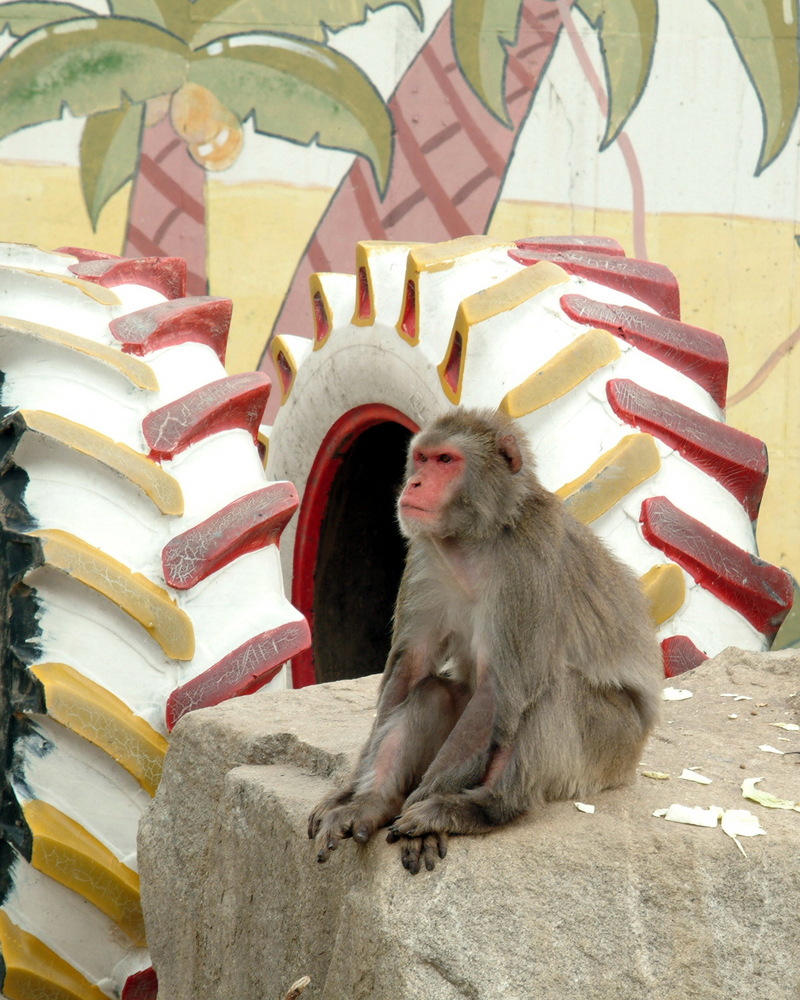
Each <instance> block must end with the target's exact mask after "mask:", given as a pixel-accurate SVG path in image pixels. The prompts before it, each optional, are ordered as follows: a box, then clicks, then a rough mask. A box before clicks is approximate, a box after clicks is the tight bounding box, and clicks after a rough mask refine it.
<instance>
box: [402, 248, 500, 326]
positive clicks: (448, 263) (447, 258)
mask: <svg viewBox="0 0 800 1000" xmlns="http://www.w3.org/2000/svg"><path fill="white" fill-rule="evenodd" d="M502 246H504V247H510V246H511V244H510V243H502V242H501V241H499V240H496V239H495V238H494V237H493V236H480V235H476V236H460V237H458V238H457V239H454V240H446V241H445V242H443V243H419V244H417V245H416V246H414V247H412V248H411V249H410V250H409V253H408V257H407V258H406V277H405V293H404V295H403V305H402V306H401V309H400V316H399V318H398V320H397V325H396V327H395V329H396V330H397V332H398V333H399V334H400V336H401V337H402V338H403V340H405V341H406V342H407V343H409V344H411V345H412V346H415V345H416V344H418V343H419V325H420V316H419V279H420V275H422V274H425V273H427V274H431V273H433V272H435V271H446V270H448V269H449V268H451V267H453V266H454V265H455V263H456V261H457V260H459V259H460V258H462V257H469V256H470V255H471V254H474V253H479V252H480V251H482V250H492V249H493V248H494V247H502ZM412 309H413V322H414V329H413V331H410V330H409V329H408V328H407V324H408V320H409V313H410V311H411V310H412Z"/></svg>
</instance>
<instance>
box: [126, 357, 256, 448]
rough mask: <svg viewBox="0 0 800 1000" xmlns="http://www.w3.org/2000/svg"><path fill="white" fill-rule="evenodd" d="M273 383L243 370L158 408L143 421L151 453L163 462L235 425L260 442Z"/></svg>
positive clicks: (143, 429)
mask: <svg viewBox="0 0 800 1000" xmlns="http://www.w3.org/2000/svg"><path fill="white" fill-rule="evenodd" d="M270 386H271V382H270V380H269V378H268V377H267V376H266V375H265V374H264V373H263V372H242V373H241V374H240V375H230V376H228V378H222V379H219V380H217V381H216V382H209V383H208V385H204V386H201V387H200V388H199V389H195V390H194V391H193V392H190V393H187V394H186V395H185V396H181V398H180V399H176V400H174V401H173V402H172V403H167V405H166V406H162V407H161V408H160V409H158V410H154V411H153V412H152V413H149V414H148V415H147V416H146V417H145V418H144V420H143V421H142V431H143V432H144V438H145V441H146V442H147V446H148V447H149V448H150V457H151V458H152V459H155V460H156V461H159V462H160V461H164V459H170V458H172V457H173V456H174V455H176V454H178V452H181V451H183V450H184V448H188V447H189V445H190V444H194V442H195V441H199V440H200V439H201V438H204V437H208V435H209V434H217V433H218V432H219V431H224V430H231V429H233V428H241V429H243V430H246V431H249V433H250V434H251V435H252V438H253V441H254V442H255V443H257V442H258V426H259V424H260V422H261V418H262V415H263V413H264V407H265V406H266V405H267V399H268V398H269V390H270Z"/></svg>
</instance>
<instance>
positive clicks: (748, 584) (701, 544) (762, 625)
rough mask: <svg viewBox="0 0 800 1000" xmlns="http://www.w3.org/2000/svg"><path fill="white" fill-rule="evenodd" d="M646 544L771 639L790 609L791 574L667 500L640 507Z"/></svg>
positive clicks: (660, 499)
mask: <svg viewBox="0 0 800 1000" xmlns="http://www.w3.org/2000/svg"><path fill="white" fill-rule="evenodd" d="M639 521H640V523H641V525H642V532H643V534H644V537H645V539H646V540H647V541H648V542H649V543H650V544H651V545H653V546H654V547H655V548H657V549H660V550H661V551H662V552H663V553H664V554H665V555H666V556H667V557H668V558H669V559H671V560H672V561H673V562H676V563H677V564H678V565H679V566H682V567H683V568H684V569H685V570H686V572H687V573H689V574H690V575H691V576H692V577H694V579H695V580H697V582H698V583H699V584H700V585H701V586H703V587H705V589H706V590H708V591H710V592H711V593H712V594H714V595H715V596H716V597H718V598H719V599H720V600H721V601H722V602H723V603H725V604H727V605H728V606H729V607H731V608H734V610H736V611H738V612H739V614H740V615H742V616H743V617H744V618H746V619H747V621H749V622H750V624H751V625H752V626H753V627H754V628H756V629H758V631H759V632H761V633H762V634H763V635H765V636H767V637H769V638H770V639H771V638H772V637H774V635H775V633H776V632H777V631H778V629H779V628H780V625H781V622H782V621H783V619H784V618H785V617H786V615H787V614H788V612H789V609H790V608H791V606H792V598H793V595H794V588H793V586H792V578H791V577H790V576H789V574H788V573H786V572H784V571H783V570H782V569H779V568H778V567H777V566H771V565H770V564H769V563H766V562H764V561H763V560H762V559H759V558H758V556H755V555H753V554H752V553H750V552H746V551H745V550H744V549H740V548H739V547H738V545H734V544H733V542H731V541H729V540H728V539H727V538H725V537H723V536H722V535H720V534H718V532H716V531H712V530H711V528H709V527H707V526H706V525H705V524H703V523H702V522H701V521H697V520H695V518H693V517H689V515H688V514H685V513H684V512H683V511H682V510H679V509H678V508H677V507H676V506H675V505H674V504H672V503H671V502H670V501H669V500H667V498H666V497H650V498H649V499H648V500H645V501H644V503H643V504H642V510H641V515H640V518H639Z"/></svg>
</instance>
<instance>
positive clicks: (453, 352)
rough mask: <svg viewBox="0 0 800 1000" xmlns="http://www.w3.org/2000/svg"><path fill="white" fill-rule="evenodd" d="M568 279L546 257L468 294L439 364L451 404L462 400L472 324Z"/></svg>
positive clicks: (567, 276) (506, 309)
mask: <svg viewBox="0 0 800 1000" xmlns="http://www.w3.org/2000/svg"><path fill="white" fill-rule="evenodd" d="M568 279H569V275H568V274H567V272H566V271H565V270H564V269H563V268H561V267H559V266H558V265H557V264H552V263H551V262H550V261H546V260H543V261H540V262H539V263H538V264H534V265H532V266H531V267H526V268H525V269H524V270H523V271H517V272H516V273H515V274H512V275H511V276H510V277H508V278H504V279H503V280H502V281H498V282H497V284H496V285H492V286H491V287H489V288H485V289H483V290H481V291H480V292H476V293H475V294H474V295H470V296H468V297H467V298H465V299H464V300H463V301H462V302H461V303H460V304H459V307H458V309H457V310H456V318H455V322H454V323H453V330H452V332H451V334H450V343H449V344H448V346H447V350H446V351H445V355H444V357H443V358H442V360H441V362H440V363H439V364H438V365H437V366H436V370H437V371H438V372H439V381H440V382H441V384H442V388H443V389H444V392H445V395H446V396H447V398H448V399H449V400H450V402H451V403H454V404H456V405H458V404H459V403H460V402H461V392H462V389H463V384H464V369H465V367H466V360H467V348H468V344H469V337H470V332H471V329H472V327H473V326H476V325H477V324H478V323H482V322H484V321H485V320H487V319H491V318H492V317H494V316H499V315H500V314H501V313H504V312H509V311H510V310H511V309H515V308H516V307H517V306H520V305H522V304H523V303H524V302H527V301H528V300H529V299H532V298H533V297H534V296H536V295H538V294H539V293H540V292H543V291H544V290H545V289H546V288H549V287H550V286H551V285H558V284H561V283H562V282H565V281H567V280H568Z"/></svg>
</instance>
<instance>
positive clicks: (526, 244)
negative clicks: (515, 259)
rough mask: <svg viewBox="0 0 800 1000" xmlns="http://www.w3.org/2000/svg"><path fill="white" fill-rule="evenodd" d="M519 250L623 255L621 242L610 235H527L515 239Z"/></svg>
mask: <svg viewBox="0 0 800 1000" xmlns="http://www.w3.org/2000/svg"><path fill="white" fill-rule="evenodd" d="M515 243H516V245H517V247H518V248H519V249H520V250H534V251H540V252H541V253H562V252H563V251H565V250H589V251H590V252H591V253H604V254H609V255H610V256H612V257H624V256H625V251H624V249H623V248H622V244H621V243H618V242H617V241H616V240H612V239H611V237H610V236H529V237H526V238H525V239H524V240H515Z"/></svg>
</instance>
